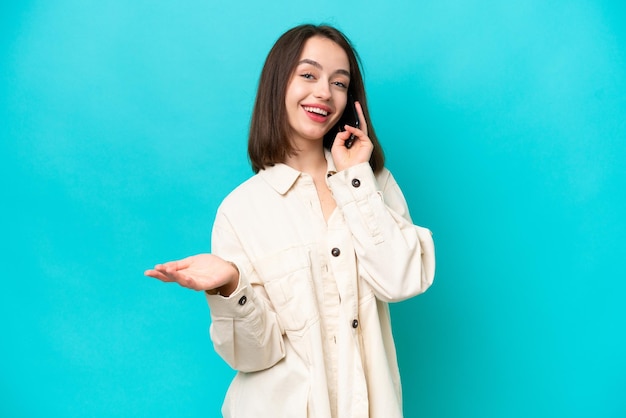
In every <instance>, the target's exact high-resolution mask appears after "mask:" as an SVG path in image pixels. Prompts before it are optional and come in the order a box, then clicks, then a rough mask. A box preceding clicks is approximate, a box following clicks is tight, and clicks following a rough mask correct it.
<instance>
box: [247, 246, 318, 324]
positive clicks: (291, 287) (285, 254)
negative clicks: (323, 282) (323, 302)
mask: <svg viewBox="0 0 626 418" xmlns="http://www.w3.org/2000/svg"><path fill="white" fill-rule="evenodd" d="M254 268H255V269H256V271H257V273H258V274H259V276H260V278H261V280H262V281H263V282H264V287H265V291H266V292H267V295H268V297H269V299H270V301H271V303H272V305H273V307H274V310H275V312H276V314H277V315H278V318H279V321H280V323H281V326H282V327H283V329H284V330H285V331H287V332H291V333H294V332H295V333H296V334H297V333H298V332H299V331H304V330H305V329H306V328H307V326H308V325H309V324H311V323H312V322H314V321H317V319H318V317H319V315H318V310H317V303H316V297H315V288H314V285H313V276H312V273H311V257H310V255H309V251H308V249H307V248H304V247H296V248H290V249H288V250H284V251H281V252H279V253H277V254H274V255H272V256H270V257H266V258H264V259H262V260H259V261H257V262H255V263H254Z"/></svg>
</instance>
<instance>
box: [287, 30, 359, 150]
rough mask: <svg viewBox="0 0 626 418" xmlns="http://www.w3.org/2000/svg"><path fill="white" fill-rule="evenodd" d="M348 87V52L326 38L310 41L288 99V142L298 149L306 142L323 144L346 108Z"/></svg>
mask: <svg viewBox="0 0 626 418" xmlns="http://www.w3.org/2000/svg"><path fill="white" fill-rule="evenodd" d="M349 84H350V63H349V61H348V56H347V54H346V52H345V51H344V50H343V49H342V48H341V47H340V46H339V45H337V44H336V43H335V42H333V41H331V40H330V39H327V38H323V37H320V36H314V37H312V38H310V39H309V40H307V41H306V43H305V44H304V48H303V49H302V54H301V55H300V60H299V61H298V64H297V66H296V70H295V72H294V73H293V75H292V76H291V80H290V81H289V84H287V94H286V95H285V105H286V108H287V118H288V121H289V126H290V127H291V137H290V138H289V139H290V140H291V141H292V143H293V144H294V145H295V146H296V149H298V148H301V147H300V146H299V144H302V145H304V144H305V143H304V142H303V141H322V140H323V138H324V135H325V134H326V133H327V132H328V131H329V130H330V129H331V128H332V127H333V126H334V125H335V123H337V121H338V120H339V118H340V117H341V114H342V113H343V109H344V108H345V107H346V101H347V96H348V85H349Z"/></svg>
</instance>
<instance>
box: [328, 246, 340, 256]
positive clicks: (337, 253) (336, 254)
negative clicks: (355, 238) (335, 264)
mask: <svg viewBox="0 0 626 418" xmlns="http://www.w3.org/2000/svg"><path fill="white" fill-rule="evenodd" d="M330 253H331V254H332V255H333V257H339V254H341V251H339V248H333V249H332V250H330Z"/></svg>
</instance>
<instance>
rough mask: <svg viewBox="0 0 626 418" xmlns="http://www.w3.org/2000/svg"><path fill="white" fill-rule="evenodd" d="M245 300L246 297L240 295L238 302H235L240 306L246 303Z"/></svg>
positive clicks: (246, 299)
mask: <svg viewBox="0 0 626 418" xmlns="http://www.w3.org/2000/svg"><path fill="white" fill-rule="evenodd" d="M247 301H248V298H247V297H245V296H242V297H241V298H239V302H237V303H239V304H240V305H241V306H243V305H245V304H246V302H247Z"/></svg>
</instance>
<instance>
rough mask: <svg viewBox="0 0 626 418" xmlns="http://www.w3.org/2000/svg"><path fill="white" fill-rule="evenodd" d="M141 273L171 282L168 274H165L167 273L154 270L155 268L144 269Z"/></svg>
mask: <svg viewBox="0 0 626 418" xmlns="http://www.w3.org/2000/svg"><path fill="white" fill-rule="evenodd" d="M143 274H144V275H145V276H148V277H152V278H154V279H158V280H161V281H162V282H172V281H173V280H172V279H171V278H170V277H169V276H167V275H165V274H163V273H161V272H159V271H156V270H146V271H145V272H144V273H143Z"/></svg>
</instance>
